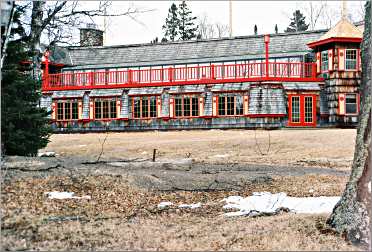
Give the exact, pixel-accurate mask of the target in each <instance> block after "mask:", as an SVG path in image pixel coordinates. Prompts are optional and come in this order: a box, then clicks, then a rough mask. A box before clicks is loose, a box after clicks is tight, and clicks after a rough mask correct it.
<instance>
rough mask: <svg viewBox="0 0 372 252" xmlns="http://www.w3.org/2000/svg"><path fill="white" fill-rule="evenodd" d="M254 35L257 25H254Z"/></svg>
mask: <svg viewBox="0 0 372 252" xmlns="http://www.w3.org/2000/svg"><path fill="white" fill-rule="evenodd" d="M254 35H257V25H254Z"/></svg>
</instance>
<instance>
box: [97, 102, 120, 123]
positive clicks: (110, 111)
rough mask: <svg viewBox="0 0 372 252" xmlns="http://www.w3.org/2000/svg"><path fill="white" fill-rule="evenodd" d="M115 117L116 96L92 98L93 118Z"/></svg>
mask: <svg viewBox="0 0 372 252" xmlns="http://www.w3.org/2000/svg"><path fill="white" fill-rule="evenodd" d="M116 117H117V107H116V98H97V99H95V100H94V118H96V119H112V118H116Z"/></svg>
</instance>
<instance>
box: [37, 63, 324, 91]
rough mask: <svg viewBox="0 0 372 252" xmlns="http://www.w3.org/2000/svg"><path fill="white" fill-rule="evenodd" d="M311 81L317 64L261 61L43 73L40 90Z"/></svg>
mask: <svg viewBox="0 0 372 252" xmlns="http://www.w3.org/2000/svg"><path fill="white" fill-rule="evenodd" d="M252 81H253V82H259V81H279V82H289V81H296V82H311V81H322V79H321V78H317V74H316V63H288V62H283V63H280V62H275V63H274V62H263V63H249V64H231V65H213V64H212V65H210V66H195V67H178V68H177V67H176V68H172V67H169V68H160V67H159V68H155V67H154V68H151V69H143V70H125V71H108V70H101V71H95V72H82V73H60V74H44V77H43V85H42V90H43V91H52V90H74V89H97V88H130V87H150V86H172V85H190V84H217V83H229V82H252Z"/></svg>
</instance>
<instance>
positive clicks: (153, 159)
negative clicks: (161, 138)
mask: <svg viewBox="0 0 372 252" xmlns="http://www.w3.org/2000/svg"><path fill="white" fill-rule="evenodd" d="M155 157H156V149H154V151H153V153H152V162H155Z"/></svg>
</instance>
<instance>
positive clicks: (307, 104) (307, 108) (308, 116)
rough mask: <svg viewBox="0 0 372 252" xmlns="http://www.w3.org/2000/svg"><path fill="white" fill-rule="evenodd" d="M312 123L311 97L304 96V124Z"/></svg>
mask: <svg viewBox="0 0 372 252" xmlns="http://www.w3.org/2000/svg"><path fill="white" fill-rule="evenodd" d="M311 122H313V97H312V96H305V123H311Z"/></svg>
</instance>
